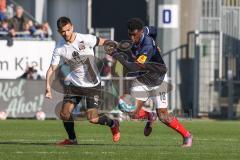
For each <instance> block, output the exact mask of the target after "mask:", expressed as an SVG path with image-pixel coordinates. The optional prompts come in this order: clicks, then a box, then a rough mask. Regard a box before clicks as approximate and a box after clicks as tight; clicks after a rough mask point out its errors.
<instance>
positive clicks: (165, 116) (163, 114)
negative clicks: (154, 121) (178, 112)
mask: <svg viewBox="0 0 240 160" xmlns="http://www.w3.org/2000/svg"><path fill="white" fill-rule="evenodd" d="M157 114H158V118H159V120H160V121H161V122H163V123H165V124H169V123H170V122H171V120H172V119H173V115H171V114H170V113H168V111H167V110H158V112H157Z"/></svg>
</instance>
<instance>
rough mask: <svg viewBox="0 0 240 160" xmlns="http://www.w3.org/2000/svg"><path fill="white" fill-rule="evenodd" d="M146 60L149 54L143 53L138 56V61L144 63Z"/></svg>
mask: <svg viewBox="0 0 240 160" xmlns="http://www.w3.org/2000/svg"><path fill="white" fill-rule="evenodd" d="M146 60H147V56H146V55H144V54H142V55H141V56H139V57H138V59H137V62H138V63H141V64H143V63H145V62H146Z"/></svg>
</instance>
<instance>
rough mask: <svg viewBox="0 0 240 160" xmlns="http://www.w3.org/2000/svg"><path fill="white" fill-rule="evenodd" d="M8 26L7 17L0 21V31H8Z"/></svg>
mask: <svg viewBox="0 0 240 160" xmlns="http://www.w3.org/2000/svg"><path fill="white" fill-rule="evenodd" d="M9 30H10V29H9V26H8V20H7V19H4V20H3V21H2V23H1V27H0V32H6V33H8V32H9Z"/></svg>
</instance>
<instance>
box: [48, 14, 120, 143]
mask: <svg viewBox="0 0 240 160" xmlns="http://www.w3.org/2000/svg"><path fill="white" fill-rule="evenodd" d="M57 27H58V32H59V34H60V35H61V36H62V38H63V39H62V40H60V41H59V42H58V43H57V46H56V48H55V49H54V51H53V55H52V61H51V64H50V67H49V69H48V71H47V75H46V94H45V96H46V98H50V99H51V98H52V93H51V83H50V80H51V77H52V75H53V73H54V72H55V71H56V69H57V68H58V66H59V64H61V62H62V61H64V62H65V63H67V65H69V67H70V73H69V74H68V75H67V76H66V78H65V80H64V89H65V90H64V99H63V106H62V109H61V111H60V117H61V118H62V120H63V124H64V127H65V130H66V132H67V134H68V139H65V140H64V141H62V142H60V143H59V144H60V145H72V144H77V138H76V134H75V131H74V121H73V118H72V115H71V113H72V110H73V109H74V107H75V106H76V105H77V104H78V102H79V101H80V100H81V97H82V96H85V97H86V103H87V118H88V120H89V122H91V123H93V124H100V125H107V126H109V127H110V128H111V131H112V135H113V141H114V142H117V141H119V139H120V131H119V122H118V121H117V120H112V119H110V118H109V117H107V116H106V115H104V116H99V115H98V110H97V108H98V107H99V105H100V104H99V97H100V93H101V92H100V90H101V88H100V77H99V71H98V69H97V67H96V64H95V63H94V51H93V48H94V47H95V46H98V45H100V46H101V45H104V43H105V42H106V41H107V40H106V39H103V38H100V37H96V36H94V35H90V34H80V33H76V32H74V26H73V24H72V22H71V20H70V19H69V18H68V17H60V18H59V19H58V20H57ZM71 90H78V91H79V92H81V93H79V94H77V95H76V94H74V93H73V92H74V91H71Z"/></svg>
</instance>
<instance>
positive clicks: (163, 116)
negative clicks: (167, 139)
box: [156, 108, 192, 147]
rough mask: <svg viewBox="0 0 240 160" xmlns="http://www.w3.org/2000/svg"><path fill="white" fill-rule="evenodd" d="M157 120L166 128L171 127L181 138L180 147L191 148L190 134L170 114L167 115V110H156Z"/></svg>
mask: <svg viewBox="0 0 240 160" xmlns="http://www.w3.org/2000/svg"><path fill="white" fill-rule="evenodd" d="M156 111H157V115H158V117H159V120H160V121H161V122H163V123H164V124H166V125H167V126H168V127H171V128H172V129H174V130H175V131H177V132H178V133H179V134H181V135H182V137H183V144H182V147H191V146H192V135H191V133H190V132H189V131H188V130H186V129H185V128H184V126H183V125H182V124H181V123H180V122H179V121H178V120H177V118H176V117H174V116H173V115H172V114H170V113H168V109H167V108H159V109H156Z"/></svg>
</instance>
